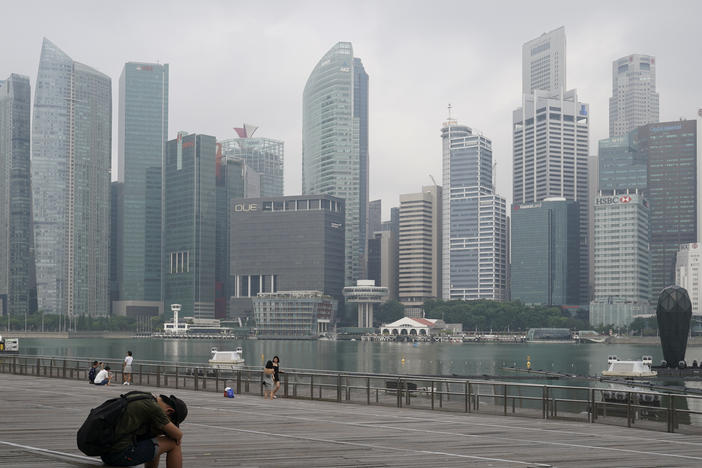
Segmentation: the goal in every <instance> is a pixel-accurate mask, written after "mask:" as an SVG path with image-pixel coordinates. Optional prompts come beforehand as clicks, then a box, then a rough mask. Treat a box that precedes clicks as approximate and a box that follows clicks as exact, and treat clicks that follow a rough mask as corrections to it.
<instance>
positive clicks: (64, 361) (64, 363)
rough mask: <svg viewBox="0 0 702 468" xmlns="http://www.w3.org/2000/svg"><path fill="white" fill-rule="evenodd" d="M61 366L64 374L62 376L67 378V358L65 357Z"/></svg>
mask: <svg viewBox="0 0 702 468" xmlns="http://www.w3.org/2000/svg"><path fill="white" fill-rule="evenodd" d="M61 367H63V376H62V377H63V378H64V379H65V378H66V358H63V365H62V366H61Z"/></svg>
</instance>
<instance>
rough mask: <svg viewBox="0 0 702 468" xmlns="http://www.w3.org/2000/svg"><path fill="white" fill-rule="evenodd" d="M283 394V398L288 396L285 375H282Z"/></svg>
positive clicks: (286, 377)
mask: <svg viewBox="0 0 702 468" xmlns="http://www.w3.org/2000/svg"><path fill="white" fill-rule="evenodd" d="M283 395H285V398H287V397H288V376H287V375H284V376H283Z"/></svg>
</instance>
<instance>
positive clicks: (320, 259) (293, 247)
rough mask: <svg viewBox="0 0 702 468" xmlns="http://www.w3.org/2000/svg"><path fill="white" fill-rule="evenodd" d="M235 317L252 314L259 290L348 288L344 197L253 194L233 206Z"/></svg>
mask: <svg viewBox="0 0 702 468" xmlns="http://www.w3.org/2000/svg"><path fill="white" fill-rule="evenodd" d="M229 219H230V234H229V236H230V238H229V240H230V244H229V252H230V254H229V258H230V267H229V271H230V281H231V282H232V283H231V284H232V286H231V288H232V289H231V291H232V292H231V297H230V307H229V315H230V316H231V317H251V316H252V313H253V305H252V298H254V297H256V296H257V294H258V293H260V292H266V293H268V292H278V291H321V292H322V293H324V294H326V295H329V296H331V297H332V298H334V299H335V300H337V301H340V300H342V299H343V298H342V296H341V292H342V289H343V287H344V201H343V200H341V199H339V198H336V197H332V196H329V195H299V196H292V197H273V198H248V199H238V200H233V201H232V202H231V205H230V218H229Z"/></svg>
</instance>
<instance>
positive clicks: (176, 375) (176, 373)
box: [175, 366, 179, 390]
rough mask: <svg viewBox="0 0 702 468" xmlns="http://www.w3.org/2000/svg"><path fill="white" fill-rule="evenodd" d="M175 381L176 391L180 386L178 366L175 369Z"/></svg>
mask: <svg viewBox="0 0 702 468" xmlns="http://www.w3.org/2000/svg"><path fill="white" fill-rule="evenodd" d="M175 381H176V386H175V387H176V390H178V385H179V382H178V366H176V368H175Z"/></svg>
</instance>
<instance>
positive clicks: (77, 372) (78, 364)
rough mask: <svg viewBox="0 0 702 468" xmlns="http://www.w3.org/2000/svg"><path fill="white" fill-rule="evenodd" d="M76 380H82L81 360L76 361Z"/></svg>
mask: <svg viewBox="0 0 702 468" xmlns="http://www.w3.org/2000/svg"><path fill="white" fill-rule="evenodd" d="M76 380H80V361H76Z"/></svg>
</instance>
